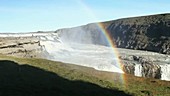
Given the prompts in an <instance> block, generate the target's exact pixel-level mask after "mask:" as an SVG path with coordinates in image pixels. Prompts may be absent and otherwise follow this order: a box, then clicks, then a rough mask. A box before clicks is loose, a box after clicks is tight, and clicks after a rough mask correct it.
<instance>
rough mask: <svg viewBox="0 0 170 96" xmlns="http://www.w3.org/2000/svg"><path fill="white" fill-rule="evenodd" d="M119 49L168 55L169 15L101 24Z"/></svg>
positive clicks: (169, 36)
mask: <svg viewBox="0 0 170 96" xmlns="http://www.w3.org/2000/svg"><path fill="white" fill-rule="evenodd" d="M102 24H103V26H104V27H105V28H106V30H108V32H109V34H110V35H111V37H112V38H113V41H114V42H115V44H116V46H117V47H119V48H128V49H136V50H147V51H154V52H159V53H164V54H170V14H169V13H168V14H158V15H150V16H142V17H132V18H123V19H118V20H113V21H107V22H102Z"/></svg>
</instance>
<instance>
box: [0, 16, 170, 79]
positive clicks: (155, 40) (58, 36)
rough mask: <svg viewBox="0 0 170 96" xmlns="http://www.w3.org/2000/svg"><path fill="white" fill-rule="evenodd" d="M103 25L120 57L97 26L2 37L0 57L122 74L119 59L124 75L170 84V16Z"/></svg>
mask: <svg viewBox="0 0 170 96" xmlns="http://www.w3.org/2000/svg"><path fill="white" fill-rule="evenodd" d="M100 24H101V25H102V26H103V28H104V29H105V30H107V31H106V32H108V34H109V35H110V37H111V38H112V42H113V43H114V44H115V46H116V47H117V48H116V50H117V51H118V53H119V55H118V57H116V56H115V55H114V53H112V50H111V49H110V46H109V43H108V41H107V38H106V37H105V35H104V34H103V33H102V30H101V28H100V27H99V26H98V23H91V24H87V25H83V26H78V27H74V28H65V29H59V30H56V31H51V32H35V33H23V34H17V33H16V34H14V33H13V34H12V33H9V34H0V41H1V42H0V43H1V44H0V53H1V54H5V55H10V56H11V55H12V56H18V57H26V58H45V59H50V60H55V61H61V62H66V63H67V62H69V63H72V64H77V65H82V66H87V67H93V68H95V69H97V70H102V71H111V72H121V71H120V70H119V69H120V68H119V66H118V65H117V64H116V63H117V62H116V59H115V58H118V59H120V61H121V64H122V65H121V66H122V67H123V68H122V70H123V72H124V73H127V74H133V75H135V76H140V77H150V78H156V79H162V80H170V14H159V15H151V16H142V17H133V18H124V19H118V20H113V21H107V22H100ZM112 56H113V57H112ZM89 59H90V60H89ZM114 60H115V61H114Z"/></svg>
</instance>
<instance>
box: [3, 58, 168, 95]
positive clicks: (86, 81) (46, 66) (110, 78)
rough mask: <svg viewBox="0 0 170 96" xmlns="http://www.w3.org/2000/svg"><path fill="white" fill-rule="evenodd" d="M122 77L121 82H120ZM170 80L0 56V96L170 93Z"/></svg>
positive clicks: (42, 60) (47, 61)
mask: <svg viewBox="0 0 170 96" xmlns="http://www.w3.org/2000/svg"><path fill="white" fill-rule="evenodd" d="M122 76H123V77H124V78H123V82H122ZM169 94H170V82H167V81H161V80H156V79H150V78H140V77H135V76H132V75H128V74H118V73H111V72H102V71H97V70H94V69H93V68H88V67H82V66H77V65H72V64H65V63H61V62H54V61H50V60H45V59H35V58H16V57H9V56H3V55H0V95H1V96H54V95H57V96H126V95H127V96H128V95H134V96H169Z"/></svg>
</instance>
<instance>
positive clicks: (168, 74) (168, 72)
mask: <svg viewBox="0 0 170 96" xmlns="http://www.w3.org/2000/svg"><path fill="white" fill-rule="evenodd" d="M161 72H162V75H161V80H168V81H170V65H168V64H166V65H161Z"/></svg>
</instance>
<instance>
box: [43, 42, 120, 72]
mask: <svg viewBox="0 0 170 96" xmlns="http://www.w3.org/2000/svg"><path fill="white" fill-rule="evenodd" d="M41 45H44V48H45V50H46V51H47V52H48V53H49V56H48V57H49V58H48V59H51V60H55V61H61V62H65V63H71V64H76V65H81V66H87V67H92V68H95V69H97V70H102V71H110V72H118V73H123V71H122V70H121V69H120V67H119V65H118V64H117V62H116V57H115V56H114V54H113V52H112V49H111V48H109V47H105V46H100V45H92V44H64V43H61V42H52V41H41Z"/></svg>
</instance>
